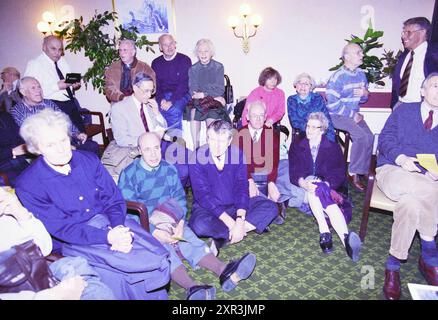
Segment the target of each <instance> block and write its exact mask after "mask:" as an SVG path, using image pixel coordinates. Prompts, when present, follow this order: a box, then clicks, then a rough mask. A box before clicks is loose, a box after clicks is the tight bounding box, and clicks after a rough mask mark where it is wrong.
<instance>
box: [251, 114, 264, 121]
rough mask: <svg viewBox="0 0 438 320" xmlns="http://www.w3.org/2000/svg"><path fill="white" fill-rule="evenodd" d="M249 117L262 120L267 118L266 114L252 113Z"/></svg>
mask: <svg viewBox="0 0 438 320" xmlns="http://www.w3.org/2000/svg"><path fill="white" fill-rule="evenodd" d="M249 117H250V118H254V119H259V120H261V119H264V118H265V115H264V114H250V115H249Z"/></svg>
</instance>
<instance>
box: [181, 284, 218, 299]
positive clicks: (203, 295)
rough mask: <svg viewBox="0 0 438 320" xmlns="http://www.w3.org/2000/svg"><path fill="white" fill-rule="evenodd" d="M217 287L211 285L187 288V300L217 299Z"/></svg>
mask: <svg viewBox="0 0 438 320" xmlns="http://www.w3.org/2000/svg"><path fill="white" fill-rule="evenodd" d="M215 299H216V288H215V287H213V286H209V285H200V286H193V287H191V288H190V289H189V290H187V298H186V300H215Z"/></svg>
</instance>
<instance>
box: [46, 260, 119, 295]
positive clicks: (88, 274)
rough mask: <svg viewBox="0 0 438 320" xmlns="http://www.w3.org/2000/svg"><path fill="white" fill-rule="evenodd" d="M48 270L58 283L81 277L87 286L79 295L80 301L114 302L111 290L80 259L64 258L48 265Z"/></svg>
mask: <svg viewBox="0 0 438 320" xmlns="http://www.w3.org/2000/svg"><path fill="white" fill-rule="evenodd" d="M50 270H51V271H52V273H53V275H54V276H55V277H56V278H57V279H59V280H60V281H62V280H65V279H68V278H72V277H74V276H82V278H83V279H84V280H85V281H86V282H87V286H86V287H85V289H84V291H83V292H82V295H81V300H114V299H115V297H114V294H113V292H112V291H111V289H110V288H109V287H108V286H107V285H106V284H104V283H103V282H102V281H101V279H100V276H99V274H98V273H97V272H96V271H95V270H94V269H93V268H92V267H91V266H90V265H89V264H88V262H87V260H85V259H84V258H82V257H64V258H62V259H59V260H57V261H55V262H53V263H52V264H50Z"/></svg>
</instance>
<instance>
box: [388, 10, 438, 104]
mask: <svg viewBox="0 0 438 320" xmlns="http://www.w3.org/2000/svg"><path fill="white" fill-rule="evenodd" d="M431 31H432V28H431V24H430V22H429V20H428V19H427V18H425V17H415V18H411V19H408V20H406V21H405V22H404V23H403V31H402V33H401V36H402V37H401V39H402V42H403V46H404V48H405V51H404V52H403V53H402V54H401V55H400V58H399V59H398V62H397V64H396V66H395V69H394V73H393V75H392V99H391V108H393V109H395V108H396V107H398V105H399V104H400V103H412V102H421V95H420V87H421V83H422V82H423V81H424V79H425V78H426V77H427V76H428V75H429V74H431V73H432V72H438V44H436V43H431V42H429V41H428V39H430V34H431Z"/></svg>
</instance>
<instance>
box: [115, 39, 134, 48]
mask: <svg viewBox="0 0 438 320" xmlns="http://www.w3.org/2000/svg"><path fill="white" fill-rule="evenodd" d="M122 43H128V44H130V45H131V46H132V47H133V48H134V50H137V46H136V44H135V41H134V40H132V39H122V40H120V41H119V47H120V45H121V44H122Z"/></svg>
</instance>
